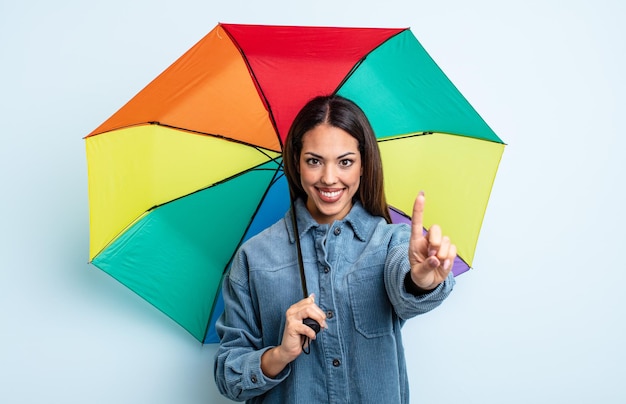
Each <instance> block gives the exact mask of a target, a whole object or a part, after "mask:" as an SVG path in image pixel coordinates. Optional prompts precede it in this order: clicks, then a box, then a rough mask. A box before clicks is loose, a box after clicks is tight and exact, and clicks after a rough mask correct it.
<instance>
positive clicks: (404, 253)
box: [385, 226, 455, 320]
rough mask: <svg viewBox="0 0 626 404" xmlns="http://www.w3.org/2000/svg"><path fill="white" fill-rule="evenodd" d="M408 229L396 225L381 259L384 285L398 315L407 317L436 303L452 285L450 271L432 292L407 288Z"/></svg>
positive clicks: (447, 293) (420, 312)
mask: <svg viewBox="0 0 626 404" xmlns="http://www.w3.org/2000/svg"><path fill="white" fill-rule="evenodd" d="M409 237H410V231H407V229H406V228H404V226H402V227H400V228H399V229H398V230H397V231H396V234H394V237H392V239H391V243H390V245H389V250H388V253H387V260H386V262H385V287H386V289H387V295H388V296H389V300H390V301H391V304H392V305H393V307H394V310H395V311H396V314H397V315H398V317H400V318H401V319H403V320H408V319H410V318H412V317H415V316H417V315H419V314H424V313H427V312H429V311H431V310H432V309H434V308H436V307H437V306H439V305H440V304H441V303H442V302H443V301H444V300H445V299H446V297H448V295H449V294H450V292H452V289H453V287H454V284H455V280H454V275H453V274H452V272H450V274H449V275H448V277H447V278H446V279H445V280H444V281H443V282H442V283H440V284H439V285H438V286H437V287H436V288H435V289H433V290H432V291H430V292H428V293H425V294H420V295H415V294H413V293H411V292H410V291H407V289H406V287H405V279H406V276H407V274H408V273H409V271H410V268H411V267H410V265H409V250H408V240H409Z"/></svg>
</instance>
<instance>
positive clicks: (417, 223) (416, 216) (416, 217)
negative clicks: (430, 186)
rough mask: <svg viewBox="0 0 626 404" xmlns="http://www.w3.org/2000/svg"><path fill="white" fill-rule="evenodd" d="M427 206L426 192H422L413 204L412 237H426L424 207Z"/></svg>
mask: <svg viewBox="0 0 626 404" xmlns="http://www.w3.org/2000/svg"><path fill="white" fill-rule="evenodd" d="M425 204H426V197H425V196H424V191H420V193H419V194H418V195H417V198H415V203H414V204H413V216H411V237H412V238H413V239H417V238H419V237H422V236H423V235H424V205H425Z"/></svg>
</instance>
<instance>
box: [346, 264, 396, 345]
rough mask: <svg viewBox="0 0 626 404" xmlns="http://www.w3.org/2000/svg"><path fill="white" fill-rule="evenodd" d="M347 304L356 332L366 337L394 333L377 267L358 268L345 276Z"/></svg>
mask: <svg viewBox="0 0 626 404" xmlns="http://www.w3.org/2000/svg"><path fill="white" fill-rule="evenodd" d="M348 284H349V285H350V288H349V290H350V305H351V306H352V315H353V316H354V324H355V327H356V330H357V331H358V332H359V333H360V334H361V335H363V336H364V337H366V338H376V337H382V336H384V335H389V334H391V333H392V332H393V314H392V312H393V309H392V307H391V303H390V302H389V298H388V297H387V292H386V290H385V281H384V278H383V270H382V268H380V267H378V266H377V267H369V268H359V269H358V270H356V271H354V272H352V273H351V274H350V275H348Z"/></svg>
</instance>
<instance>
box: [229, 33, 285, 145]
mask: <svg viewBox="0 0 626 404" xmlns="http://www.w3.org/2000/svg"><path fill="white" fill-rule="evenodd" d="M222 28H223V29H224V31H225V32H226V34H227V35H228V37H229V38H230V40H231V41H233V44H235V47H236V48H237V50H238V51H239V53H240V54H241V57H242V59H243V61H244V62H245V64H246V67H247V68H248V72H249V73H250V76H251V77H252V82H253V83H254V86H255V87H256V89H257V91H258V92H259V96H260V98H261V100H263V104H264V105H265V109H266V110H267V113H268V115H269V118H270V122H271V123H272V127H273V128H274V132H275V133H276V137H277V138H278V143H279V144H280V148H281V150H282V148H283V141H282V139H281V138H280V134H279V133H278V125H276V119H275V118H274V113H273V112H272V111H273V110H272V108H271V105H270V101H269V100H268V98H267V96H266V95H265V92H264V91H263V88H262V87H261V83H260V82H259V80H258V79H257V76H256V74H255V73H254V70H253V69H252V65H250V61H249V60H248V57H247V56H246V54H245V53H244V52H243V48H242V47H241V45H240V44H239V42H238V41H237V39H236V38H235V37H234V36H233V35H231V34H230V32H228V29H226V27H224V26H222Z"/></svg>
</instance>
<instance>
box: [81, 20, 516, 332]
mask: <svg viewBox="0 0 626 404" xmlns="http://www.w3.org/2000/svg"><path fill="white" fill-rule="evenodd" d="M333 92H336V93H338V94H340V95H343V96H345V97H347V98H349V99H352V100H353V101H355V102H356V103H357V104H358V105H359V106H360V107H361V108H362V109H363V110H364V111H365V113H366V114H367V115H368V117H369V118H370V120H371V123H372V126H373V127H374V130H375V132H376V135H377V137H378V139H379V145H380V149H381V153H382V156H383V165H384V171H385V187H386V191H387V200H388V202H389V203H390V205H392V207H393V217H394V218H395V219H394V220H398V221H402V220H405V221H406V220H408V216H407V215H406V214H405V213H403V212H406V213H408V212H411V209H412V204H413V200H414V198H415V196H416V194H417V192H418V191H419V190H424V191H425V193H426V195H427V196H428V199H429V200H428V209H427V210H426V213H425V217H424V222H425V226H430V224H433V223H439V224H441V225H442V227H443V228H444V229H445V230H446V233H447V234H449V235H450V237H451V238H452V239H453V240H454V241H455V243H456V244H457V247H458V252H459V257H460V258H459V260H457V263H455V267H454V271H455V274H457V275H458V274H459V273H462V272H464V271H466V270H467V269H468V268H469V267H470V266H471V264H472V259H473V256H474V250H475V247H476V243H477V239H478V234H479V231H480V227H481V224H482V220H483V216H484V212H485V209H486V206H487V202H488V199H489V194H490V192H491V187H492V184H493V181H494V178H495V174H496V171H497V167H498V164H499V161H500V158H501V155H502V152H503V149H504V144H503V142H502V141H501V140H500V138H498V136H496V134H495V133H494V132H493V131H492V130H491V129H490V128H489V126H488V125H487V124H486V123H485V122H484V121H483V119H482V118H481V117H480V116H479V115H478V114H477V113H476V111H475V110H474V109H473V108H472V106H471V105H470V104H469V103H468V102H467V100H466V99H465V98H464V97H463V96H462V95H461V93H460V92H459V91H458V90H457V89H456V88H455V86H454V85H453V84H452V83H451V82H450V81H449V80H448V79H447V78H446V76H445V75H444V73H443V72H442V71H441V70H440V69H439V68H438V67H437V65H436V64H435V63H434V61H433V60H432V59H431V58H430V57H429V56H428V54H427V53H426V51H425V50H424V49H423V48H422V46H421V45H420V44H419V42H418V41H417V39H416V38H415V37H414V36H413V34H412V33H411V31H410V30H409V29H383V28H329V27H295V26H260V25H237V24H219V25H218V26H217V27H215V28H214V29H213V30H212V31H211V32H210V33H209V34H208V35H207V36H205V37H204V38H203V39H202V40H200V41H199V42H198V43H197V44H196V45H195V46H193V47H192V48H191V49H190V50H189V51H188V52H186V53H185V54H184V55H183V56H182V57H180V58H179V59H178V60H177V61H176V62H175V63H174V64H173V65H171V66H170V67H169V68H167V69H166V70H165V71H164V72H163V73H162V74H160V75H159V76H158V77H157V78H156V79H154V80H153V81H152V82H151V83H150V84H149V85H148V86H146V87H145V88H144V89H143V90H141V91H140V92H139V93H138V94H137V95H136V96H135V97H133V98H132V99H131V100H130V101H129V102H128V103H127V104H126V105H124V106H123V107H122V108H121V109H120V110H119V111H117V112H116V113H115V114H113V115H112V116H111V117H110V118H109V119H108V120H106V121H105V122H104V123H103V124H102V125H100V126H99V127H98V128H96V129H95V130H94V131H93V132H91V133H90V134H89V135H87V136H86V137H85V142H86V149H87V163H88V182H89V183H88V186H89V204H90V253H89V254H90V261H91V262H92V264H93V265H95V266H97V267H98V268H100V269H102V270H103V271H105V272H107V273H109V274H110V275H111V276H113V277H114V278H115V279H117V280H119V281H120V282H121V283H123V284H124V285H126V286H127V287H129V288H130V289H132V290H133V291H134V292H136V293H137V294H138V295H140V296H141V297H143V298H144V299H146V300H147V301H148V302H150V303H151V304H153V305H154V306H155V307H157V308H158V309H159V310H161V311H162V312H163V313H165V314H166V315H168V316H169V317H171V318H172V319H173V320H175V321H176V322H178V323H179V324H180V325H181V326H183V327H184V328H185V329H187V330H188V331H189V332H190V333H191V334H192V335H193V336H194V337H196V338H197V339H198V340H199V341H202V342H214V341H217V338H216V336H215V333H214V331H213V329H212V325H213V323H214V322H215V319H216V318H217V316H219V314H220V313H221V311H222V306H221V301H220V283H221V279H222V277H223V275H224V273H225V272H226V271H227V269H228V267H229V264H230V262H231V259H232V257H233V255H234V253H235V251H236V249H237V247H238V246H239V245H240V244H241V243H242V242H243V241H245V240H246V239H248V238H249V237H251V236H252V235H254V234H256V233H258V232H259V231H260V230H262V229H263V228H265V227H267V226H269V225H270V224H272V223H273V222H275V221H276V220H278V219H279V218H281V217H282V216H283V215H284V214H285V212H286V210H287V209H288V207H289V192H288V188H287V182H286V180H285V178H284V176H283V173H282V161H281V146H282V143H283V141H284V139H285V136H286V134H287V131H288V128H289V125H290V123H291V121H292V119H293V118H294V117H295V115H296V113H297V112H298V110H299V109H300V108H301V107H302V106H303V105H304V104H305V103H306V102H307V101H308V100H309V99H310V98H312V97H313V96H316V95H320V94H329V93H333ZM434 166H437V170H431V168H432V167H434Z"/></svg>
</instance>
